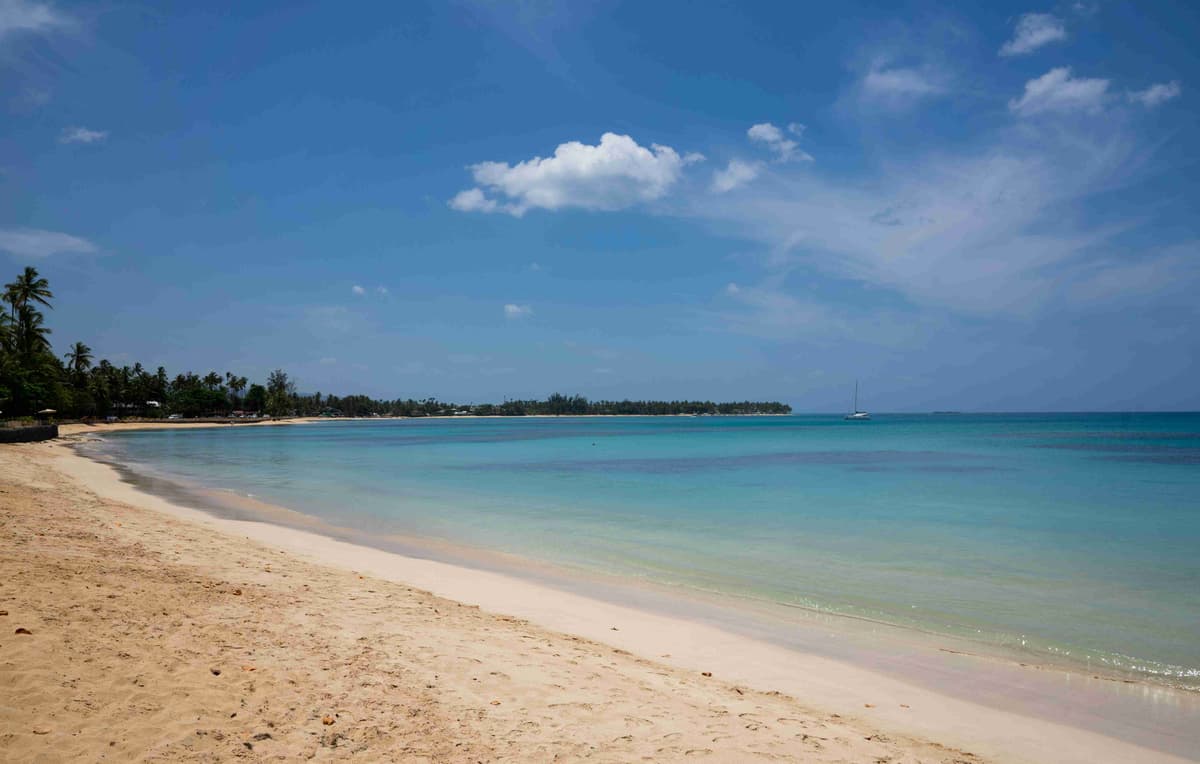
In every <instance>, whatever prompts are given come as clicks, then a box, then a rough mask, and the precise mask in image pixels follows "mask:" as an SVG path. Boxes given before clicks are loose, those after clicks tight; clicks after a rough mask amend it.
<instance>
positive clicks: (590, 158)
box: [450, 133, 693, 217]
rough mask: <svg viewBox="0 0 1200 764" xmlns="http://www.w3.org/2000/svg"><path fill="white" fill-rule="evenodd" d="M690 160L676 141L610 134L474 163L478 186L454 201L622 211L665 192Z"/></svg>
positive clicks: (456, 204)
mask: <svg viewBox="0 0 1200 764" xmlns="http://www.w3.org/2000/svg"><path fill="white" fill-rule="evenodd" d="M692 156H693V155H689V157H692ZM685 164H686V162H685V160H684V159H683V158H681V157H680V156H679V153H678V152H676V151H675V149H673V148H671V147H670V146H660V145H658V144H651V146H650V147H649V148H646V147H645V146H640V145H638V143H637V141H635V140H634V139H633V138H631V137H629V136H628V135H617V134H616V133H605V134H604V135H602V136H601V137H600V143H599V144H597V145H595V146H591V145H588V144H585V143H580V142H579V141H570V142H568V143H563V144H560V145H559V146H558V148H556V149H555V150H554V156H552V157H545V158H543V157H534V158H532V159H528V160H525V161H523V162H519V163H517V164H515V165H509V164H507V163H506V162H480V163H479V164H475V165H472V166H471V174H472V176H473V177H474V179H475V182H476V183H477V184H478V185H477V186H475V187H474V188H469V189H466V190H464V191H460V192H459V193H458V194H457V195H456V196H455V197H454V198H453V199H451V200H450V206H451V207H452V208H454V209H456V210H460V211H463V212H505V213H508V214H510V215H513V216H516V217H520V216H521V215H524V214H525V213H526V212H528V211H529V210H531V209H545V210H560V209H564V208H569V207H576V208H580V209H586V210H620V209H625V208H627V207H631V206H633V205H635V204H639V203H642V202H648V201H653V200H655V199H659V198H661V197H662V196H664V195H665V194H666V193H667V191H668V190H669V189H670V188H671V186H672V185H674V184H675V182H676V181H677V180H679V177H680V175H681V173H682V171H683V167H684V165H685ZM489 194H490V196H489Z"/></svg>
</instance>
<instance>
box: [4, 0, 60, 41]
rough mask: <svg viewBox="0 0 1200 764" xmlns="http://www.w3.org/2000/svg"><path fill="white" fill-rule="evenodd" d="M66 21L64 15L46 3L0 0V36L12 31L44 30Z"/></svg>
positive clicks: (24, 0) (58, 25)
mask: <svg viewBox="0 0 1200 764" xmlns="http://www.w3.org/2000/svg"><path fill="white" fill-rule="evenodd" d="M67 23H68V19H67V17H66V16H63V15H62V14H60V13H59V12H58V11H56V10H54V9H53V8H52V7H51V6H49V5H47V4H46V3H31V2H27V1H26V0H0V37H4V36H6V35H8V34H9V33H12V32H44V31H46V30H48V29H53V28H54V27H60V26H66V25H67Z"/></svg>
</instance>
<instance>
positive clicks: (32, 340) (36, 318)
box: [17, 268, 50, 359]
mask: <svg viewBox="0 0 1200 764" xmlns="http://www.w3.org/2000/svg"><path fill="white" fill-rule="evenodd" d="M25 270H26V271H31V270H33V269H32V268H26V269H25ZM34 275H37V271H34ZM44 320H45V319H44V317H43V316H42V313H41V311H39V310H34V309H33V308H31V307H29V305H28V304H25V305H22V306H21V309H20V310H19V311H18V316H17V342H18V343H19V344H20V351H21V355H22V356H24V357H25V358H26V359H29V358H32V357H33V356H34V355H35V354H37V353H39V352H44V351H48V350H50V340H49V338H48V336H47V335H49V334H50V330H49V329H47V328H46V327H45V326H44V325H43V323H44Z"/></svg>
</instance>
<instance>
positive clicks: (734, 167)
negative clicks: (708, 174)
mask: <svg viewBox="0 0 1200 764" xmlns="http://www.w3.org/2000/svg"><path fill="white" fill-rule="evenodd" d="M762 169H763V164H762V162H744V161H742V160H741V159H731V160H729V164H728V165H726V167H725V169H723V170H717V171H716V172H714V173H713V179H712V186H711V188H712V190H713V191H715V192H717V193H718V194H723V193H725V192H726V191H732V190H733V189H735V188H737V187H738V186H744V185H746V184H747V183H749V182H750V181H752V180H754V179H755V178H757V177H758V175H759V173H761V172H762Z"/></svg>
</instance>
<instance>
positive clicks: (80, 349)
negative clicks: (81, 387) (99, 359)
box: [63, 342, 92, 379]
mask: <svg viewBox="0 0 1200 764" xmlns="http://www.w3.org/2000/svg"><path fill="white" fill-rule="evenodd" d="M63 357H64V358H66V359H67V367H68V368H69V369H70V370H71V373H72V374H73V375H75V377H76V378H77V379H79V378H82V377H83V375H84V374H86V373H87V370H88V369H90V368H92V349H91V348H90V347H88V346H87V345H85V344H83V343H82V342H76V343H75V344H74V345H72V346H71V351H70V352H69V353H67V354H66V355H65V356H63Z"/></svg>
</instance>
